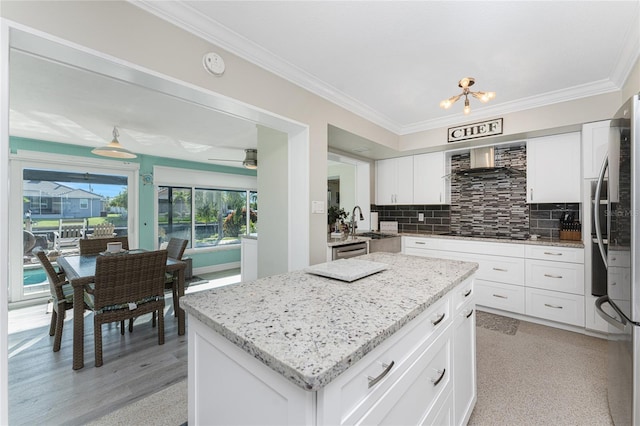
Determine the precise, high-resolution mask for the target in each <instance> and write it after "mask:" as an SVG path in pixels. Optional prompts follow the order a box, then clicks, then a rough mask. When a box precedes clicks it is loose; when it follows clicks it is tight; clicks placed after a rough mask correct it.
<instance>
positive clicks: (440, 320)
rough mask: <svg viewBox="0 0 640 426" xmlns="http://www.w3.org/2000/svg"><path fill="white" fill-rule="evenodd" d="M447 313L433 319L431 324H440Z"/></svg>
mask: <svg viewBox="0 0 640 426" xmlns="http://www.w3.org/2000/svg"><path fill="white" fill-rule="evenodd" d="M445 315H446V314H444V313H443V314H442V315H440V318H438V319H436V320H432V321H431V324H433V325H438V324H440V323H441V322H442V320H443V319H444V317H445Z"/></svg>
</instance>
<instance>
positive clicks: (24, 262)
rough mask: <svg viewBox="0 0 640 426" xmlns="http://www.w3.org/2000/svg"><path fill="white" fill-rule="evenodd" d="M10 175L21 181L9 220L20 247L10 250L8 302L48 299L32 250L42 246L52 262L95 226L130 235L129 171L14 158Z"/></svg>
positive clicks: (89, 234)
mask: <svg viewBox="0 0 640 426" xmlns="http://www.w3.org/2000/svg"><path fill="white" fill-rule="evenodd" d="M12 176H14V177H17V176H19V179H12V181H11V183H12V185H11V196H10V197H11V200H12V206H15V207H16V208H15V209H12V212H11V214H10V219H9V222H10V227H11V229H12V230H13V231H14V232H11V234H12V235H15V236H17V235H19V233H21V234H22V246H20V245H19V244H14V245H12V246H11V248H10V254H11V263H10V265H11V280H10V283H9V290H10V292H9V293H10V301H11V302H16V301H20V300H25V299H31V298H39V297H48V294H49V284H48V281H47V276H46V274H45V272H44V270H43V269H42V267H41V266H40V263H39V262H38V260H37V258H36V256H35V254H34V253H35V252H36V251H38V250H44V251H45V253H46V255H47V257H48V258H49V260H50V261H51V262H52V263H53V264H54V265H55V263H56V259H57V257H58V256H61V255H73V254H77V253H78V251H79V240H80V239H82V238H92V237H94V233H95V232H96V230H98V229H100V230H101V231H102V232H104V231H103V230H104V229H108V230H109V232H110V233H111V234H112V235H117V236H127V235H129V232H130V226H131V223H132V221H131V217H130V211H129V205H130V204H131V201H130V194H129V193H130V191H129V181H130V179H131V176H132V171H130V170H116V169H110V168H103V169H100V168H96V167H78V166H74V165H70V164H57V165H56V164H52V163H47V164H46V165H44V164H42V163H40V162H38V161H18V160H16V161H12ZM16 230H19V231H18V232H15V231H16ZM16 241H17V240H16Z"/></svg>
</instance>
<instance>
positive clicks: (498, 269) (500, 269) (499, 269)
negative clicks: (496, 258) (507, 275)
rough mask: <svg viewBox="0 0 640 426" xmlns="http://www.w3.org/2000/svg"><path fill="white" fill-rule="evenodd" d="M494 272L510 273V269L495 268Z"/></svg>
mask: <svg viewBox="0 0 640 426" xmlns="http://www.w3.org/2000/svg"><path fill="white" fill-rule="evenodd" d="M493 270H494V271H498V272H509V270H508V269H503V268H493Z"/></svg>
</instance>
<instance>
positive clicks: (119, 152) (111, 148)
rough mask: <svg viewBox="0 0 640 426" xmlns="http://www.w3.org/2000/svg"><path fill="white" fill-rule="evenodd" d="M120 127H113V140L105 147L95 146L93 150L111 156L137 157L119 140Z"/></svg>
mask: <svg viewBox="0 0 640 426" xmlns="http://www.w3.org/2000/svg"><path fill="white" fill-rule="evenodd" d="M118 136H119V135H118V129H117V128H116V127H115V126H114V127H113V140H112V141H111V142H109V143H108V144H106V145H105V146H103V147H99V148H93V149H92V150H91V152H92V153H93V154H96V155H101V156H103V157H111V158H136V157H137V155H136V154H134V153H133V152H131V151H129V150H127V149H125V148H124V147H123V146H122V145H120V142H118Z"/></svg>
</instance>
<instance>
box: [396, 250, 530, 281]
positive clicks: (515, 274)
mask: <svg viewBox="0 0 640 426" xmlns="http://www.w3.org/2000/svg"><path fill="white" fill-rule="evenodd" d="M405 254H409V255H413V256H423V257H435V258H440V259H449V260H462V261H465V262H476V263H477V264H478V270H477V271H476V278H478V279H482V280H487V281H496V282H500V283H506V284H516V285H524V270H525V269H524V259H523V258H517V257H503V256H490V255H484V254H471V253H458V252H452V251H440V250H434V249H427V248H420V249H418V248H414V247H408V248H406V249H405Z"/></svg>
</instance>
